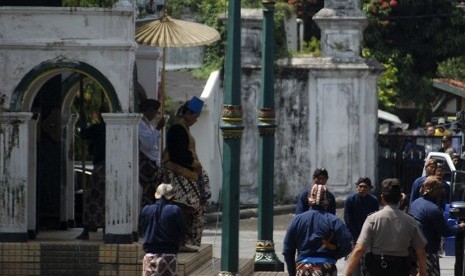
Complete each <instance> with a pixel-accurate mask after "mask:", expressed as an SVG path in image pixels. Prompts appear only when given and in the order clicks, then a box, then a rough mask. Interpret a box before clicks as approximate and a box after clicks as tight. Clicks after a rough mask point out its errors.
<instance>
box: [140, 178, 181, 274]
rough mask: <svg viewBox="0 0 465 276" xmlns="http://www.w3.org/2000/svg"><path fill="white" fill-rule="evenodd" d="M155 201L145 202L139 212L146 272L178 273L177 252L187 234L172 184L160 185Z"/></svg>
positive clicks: (144, 271) (143, 265) (143, 266)
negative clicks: (147, 203)
mask: <svg viewBox="0 0 465 276" xmlns="http://www.w3.org/2000/svg"><path fill="white" fill-rule="evenodd" d="M154 197H155V198H156V199H157V201H156V202H155V203H154V204H151V205H146V206H145V207H144V208H143V209H142V212H141V214H140V217H139V225H140V226H141V228H142V229H143V233H144V244H143V249H144V251H145V255H144V259H143V261H142V273H143V275H178V265H177V254H178V252H179V246H180V244H181V240H182V238H183V236H184V231H185V222H184V219H183V216H182V211H181V208H179V206H177V205H175V204H173V199H174V189H173V186H172V185H171V184H166V183H162V184H160V185H158V187H157V189H156V192H155V195H154Z"/></svg>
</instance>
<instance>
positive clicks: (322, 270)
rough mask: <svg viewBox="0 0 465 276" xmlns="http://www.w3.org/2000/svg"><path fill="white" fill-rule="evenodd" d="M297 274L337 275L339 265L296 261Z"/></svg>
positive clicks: (308, 275)
mask: <svg viewBox="0 0 465 276" xmlns="http://www.w3.org/2000/svg"><path fill="white" fill-rule="evenodd" d="M296 275H297V276H337V267H336V265H335V264H332V263H322V264H304V263H296Z"/></svg>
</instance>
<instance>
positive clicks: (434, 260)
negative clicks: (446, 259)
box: [426, 253, 441, 276]
mask: <svg viewBox="0 0 465 276" xmlns="http://www.w3.org/2000/svg"><path fill="white" fill-rule="evenodd" d="M426 275H428V276H439V275H441V271H440V269H439V255H438V254H432V253H426Z"/></svg>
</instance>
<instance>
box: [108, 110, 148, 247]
mask: <svg viewBox="0 0 465 276" xmlns="http://www.w3.org/2000/svg"><path fill="white" fill-rule="evenodd" d="M141 116H142V115H141V114H135V113H104V114H102V117H103V120H104V121H105V124H106V157H105V160H106V163H105V209H106V212H105V236H104V242H105V243H118V244H121V243H132V242H133V236H132V235H133V232H134V231H135V230H136V229H137V219H138V211H139V210H138V209H136V208H135V202H134V201H135V200H136V199H137V188H138V185H139V184H138V181H137V176H138V158H137V156H138V155H137V154H138V143H137V139H138V135H137V126H138V123H139V121H140V118H141Z"/></svg>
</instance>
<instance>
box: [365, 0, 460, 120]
mask: <svg viewBox="0 0 465 276" xmlns="http://www.w3.org/2000/svg"><path fill="white" fill-rule="evenodd" d="M362 4H363V10H364V11H365V12H366V14H367V16H368V19H369V26H368V27H367V29H366V30H365V33H364V47H366V48H368V49H370V53H371V55H372V56H373V57H375V58H376V59H377V60H379V61H380V62H381V63H383V64H384V65H385V67H387V68H386V69H387V70H389V67H388V66H387V65H388V64H389V66H392V68H396V71H397V72H391V73H389V72H388V71H387V72H386V73H385V74H389V75H390V77H392V79H391V80H390V81H389V83H390V84H389V85H392V89H393V91H392V92H395V93H388V94H384V92H385V91H380V99H381V100H382V102H381V103H382V104H385V105H387V106H392V105H393V104H399V103H401V104H410V103H415V105H416V106H417V107H418V108H419V109H420V110H419V111H420V113H419V114H427V112H425V110H426V109H429V103H430V102H431V101H432V97H433V95H434V94H433V91H432V86H431V79H432V78H434V77H435V75H436V70H437V66H438V63H440V62H442V61H445V60H447V59H448V58H450V57H455V56H459V55H462V53H461V52H463V49H464V47H465V32H464V31H465V14H464V12H463V10H461V9H459V8H457V7H456V4H457V1H451V0H427V1H426V0H425V1H423V0H422V1H420V0H388V1H386V0H363V3H362ZM394 75H397V80H396V79H395V78H394ZM385 77H386V75H385V76H383V77H382V79H383V78H385ZM386 84H387V83H385V82H383V81H381V82H380V90H382V89H383V87H385V85H386ZM386 95H388V97H387V98H384V96H386ZM389 102H391V103H389ZM425 116H427V115H425ZM417 119H418V121H421V120H422V119H425V118H417Z"/></svg>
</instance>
